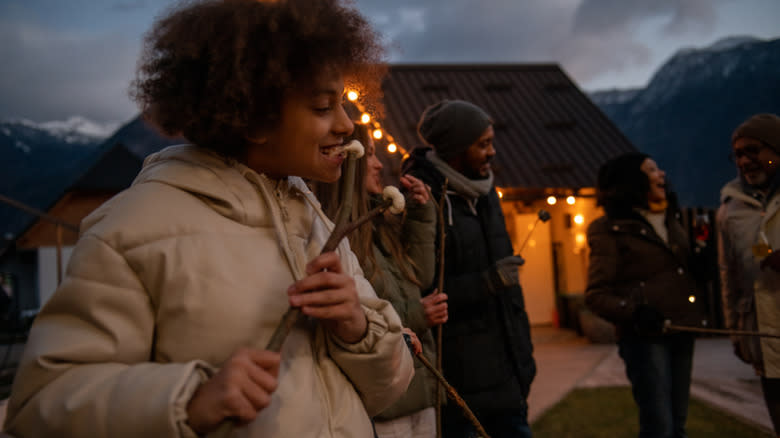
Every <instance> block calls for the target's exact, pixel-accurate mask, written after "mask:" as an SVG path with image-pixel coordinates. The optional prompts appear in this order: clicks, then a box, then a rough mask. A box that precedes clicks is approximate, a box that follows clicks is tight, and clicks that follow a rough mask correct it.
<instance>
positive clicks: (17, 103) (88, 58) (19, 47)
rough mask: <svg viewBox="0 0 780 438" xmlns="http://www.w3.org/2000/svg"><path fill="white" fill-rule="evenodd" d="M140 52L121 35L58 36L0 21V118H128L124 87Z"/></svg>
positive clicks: (131, 109)
mask: <svg viewBox="0 0 780 438" xmlns="http://www.w3.org/2000/svg"><path fill="white" fill-rule="evenodd" d="M138 49H139V48H138V47H136V44H131V43H130V42H129V41H128V40H126V39H125V38H123V37H122V36H119V35H94V36H89V35H79V34H72V33H70V34H69V33H60V32H55V31H51V30H49V29H45V28H42V27H38V26H33V25H26V24H22V23H18V22H1V21H0V59H3V60H5V62H4V66H3V74H2V75H0V96H2V99H1V100H0V118H11V117H24V118H29V119H32V120H36V121H46V120H62V119H66V118H68V117H69V116H72V115H82V116H85V117H88V118H91V119H93V120H97V121H122V120H124V119H127V118H129V117H130V116H131V115H132V114H133V113H134V111H135V110H134V105H133V104H132V103H131V102H130V100H129V98H128V97H127V87H128V85H129V81H130V80H131V79H132V76H133V74H134V69H135V62H136V57H137V53H138Z"/></svg>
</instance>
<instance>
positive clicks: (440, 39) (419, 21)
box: [358, 0, 726, 82]
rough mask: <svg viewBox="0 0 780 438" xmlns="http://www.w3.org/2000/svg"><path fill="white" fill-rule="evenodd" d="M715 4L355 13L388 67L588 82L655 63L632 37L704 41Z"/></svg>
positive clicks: (508, 0)
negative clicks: (538, 66) (533, 66)
mask: <svg viewBox="0 0 780 438" xmlns="http://www.w3.org/2000/svg"><path fill="white" fill-rule="evenodd" d="M723 1H726V0H652V1H647V0H583V1H581V2H576V1H572V0H528V1H516V0H492V1H484V0H427V1H425V2H418V1H406V0H400V1H397V2H386V1H380V0H361V1H359V2H358V5H359V7H360V8H361V10H363V11H364V12H365V13H366V14H367V15H368V16H369V17H370V18H371V19H372V20H373V21H374V23H375V24H376V26H377V27H378V28H379V29H380V30H381V32H382V33H383V34H384V35H385V36H387V37H388V39H390V40H391V41H392V43H393V48H394V50H393V60H394V61H400V62H507V63H511V62H550V61H553V62H559V63H560V64H562V65H563V67H564V68H565V69H566V70H567V71H568V72H569V73H570V74H571V75H572V76H573V77H575V79H577V80H578V81H579V82H588V81H591V80H593V79H595V78H597V77H599V76H600V75H603V74H605V73H610V72H620V71H628V70H631V69H644V68H647V67H648V66H653V64H654V63H657V62H659V60H657V59H655V58H654V52H653V48H654V47H652V46H651V45H650V43H648V42H647V40H648V35H647V34H645V35H643V36H642V35H639V30H640V29H641V30H643V31H645V32H649V33H650V34H651V37H652V39H654V40H655V41H659V40H662V39H669V38H672V37H676V36H681V35H685V34H690V33H697V34H708V33H712V31H713V30H714V26H715V22H716V18H717V14H716V9H717V7H718V5H719V4H720V3H722V2H723ZM648 28H649V29H651V30H649V31H648ZM652 29H654V30H652ZM664 44H666V43H664Z"/></svg>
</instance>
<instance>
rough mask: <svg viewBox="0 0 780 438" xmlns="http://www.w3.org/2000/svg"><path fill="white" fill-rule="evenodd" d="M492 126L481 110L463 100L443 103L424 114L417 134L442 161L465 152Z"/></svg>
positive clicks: (435, 105) (444, 101)
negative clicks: (431, 147)
mask: <svg viewBox="0 0 780 438" xmlns="http://www.w3.org/2000/svg"><path fill="white" fill-rule="evenodd" d="M492 123H493V120H492V119H491V118H490V116H489V115H488V114H487V113H486V112H485V111H484V110H483V109H482V108H480V107H478V106H476V105H474V104H473V103H469V102H466V101H463V100H443V101H441V102H439V103H435V104H433V105H431V106H429V107H428V108H426V109H425V111H423V113H422V116H421V117H420V123H419V125H418V126H417V131H418V132H419V134H420V137H421V138H422V139H423V140H424V141H425V142H426V143H428V144H430V145H431V146H433V148H434V150H436V155H438V156H439V157H440V158H441V159H442V160H444V161H449V160H450V159H453V158H455V157H457V156H458V155H460V154H461V153H463V152H465V151H466V149H468V148H469V146H471V145H472V144H474V142H475V141H477V140H478V139H479V137H480V136H481V135H482V133H483V132H485V129H487V128H488V126H490V125H491V124H492Z"/></svg>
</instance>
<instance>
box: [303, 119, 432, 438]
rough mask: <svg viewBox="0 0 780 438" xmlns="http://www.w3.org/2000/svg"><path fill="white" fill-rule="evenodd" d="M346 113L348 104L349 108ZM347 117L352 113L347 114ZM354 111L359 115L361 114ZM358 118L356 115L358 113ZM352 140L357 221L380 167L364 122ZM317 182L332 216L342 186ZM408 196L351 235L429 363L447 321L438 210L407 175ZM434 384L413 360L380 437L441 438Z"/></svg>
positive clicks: (381, 417)
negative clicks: (437, 331)
mask: <svg viewBox="0 0 780 438" xmlns="http://www.w3.org/2000/svg"><path fill="white" fill-rule="evenodd" d="M347 108H348V109H349V105H347ZM347 112H348V113H349V112H350V111H347ZM356 115H357V114H355V116H356ZM353 117H354V116H353ZM353 137H354V138H355V139H357V140H358V141H360V142H361V143H362V144H363V145H364V146H365V149H366V153H365V155H364V156H363V158H361V159H360V161H358V167H357V170H356V175H355V188H354V196H353V202H352V205H353V208H352V217H353V218H357V217H360V216H362V215H364V214H365V213H366V212H368V211H369V210H370V209H372V208H373V207H375V206H376V205H377V204H378V203H379V202H381V201H382V193H383V189H384V184H383V182H382V168H383V166H382V163H381V162H380V161H379V158H378V157H377V156H376V150H375V146H374V141H373V140H372V138H371V135H370V133H369V129H368V127H367V126H366V125H361V124H356V125H355V132H354V134H353ZM345 183H348V182H346V181H343V180H340V181H339V184H328V183H317V184H315V185H314V192H315V193H316V194H317V197H318V198H319V199H320V201H321V202H322V207H323V210H325V212H326V213H327V214H328V216H330V217H335V216H336V213H337V211H338V209H339V206H340V205H341V204H342V203H343V201H344V200H343V199H341V193H342V190H341V187H340V186H341V185H343V184H345ZM400 183H401V186H402V187H403V189H404V190H405V191H406V192H407V198H408V200H407V205H406V211H405V213H404V214H403V215H395V214H392V213H390V212H388V211H386V212H385V213H384V214H383V215H380V216H377V217H376V218H375V219H374V220H373V221H372V222H367V223H365V224H363V225H362V226H361V227H360V228H358V229H357V230H356V231H355V232H353V233H352V234H350V236H349V242H350V246H351V248H352V250H353V251H355V254H356V255H357V257H358V260H360V266H361V267H362V268H363V272H364V273H365V276H366V278H367V279H368V280H369V282H371V285H372V286H373V288H374V290H375V291H376V293H377V295H378V296H379V297H380V298H383V299H386V300H388V301H390V303H392V305H393V307H394V308H395V310H396V312H398V315H399V316H400V317H401V322H402V323H403V325H404V327H406V328H405V329H404V330H407V331H409V332H410V333H409V334H410V335H414V337H413V339H414V340H415V341H417V342H420V344H417V347H418V348H422V353H423V354H424V355H425V357H426V358H427V359H428V361H429V362H431V363H435V362H436V344H435V342H434V337H433V332H432V331H431V328H432V327H435V326H438V325H440V324H443V323H444V322H446V321H447V302H446V299H447V297H446V295H445V294H430V295H427V296H426V297H422V292H423V291H426V290H429V289H430V287H431V285H432V284H433V278H434V274H435V258H436V257H435V238H436V209H435V207H434V205H433V202H432V201H431V200H430V197H429V194H428V189H427V188H426V187H425V184H423V182H422V181H421V180H419V179H417V178H415V177H413V176H402V177H401V179H400ZM437 387H438V386H437V381H436V378H435V377H434V376H433V374H432V373H431V372H430V371H428V370H427V369H426V368H425V366H424V365H422V363H420V362H419V361H415V375H414V378H413V379H412V382H411V384H410V385H409V389H408V390H407V391H406V394H404V396H403V397H401V399H400V400H398V401H397V402H396V403H395V404H393V405H392V406H390V407H389V408H387V409H386V410H385V411H383V412H381V413H380V414H378V415H376V416H375V417H374V421H375V424H376V431H377V435H378V437H379V438H425V437H427V438H432V437H434V436H436V413H435V405H436V390H437Z"/></svg>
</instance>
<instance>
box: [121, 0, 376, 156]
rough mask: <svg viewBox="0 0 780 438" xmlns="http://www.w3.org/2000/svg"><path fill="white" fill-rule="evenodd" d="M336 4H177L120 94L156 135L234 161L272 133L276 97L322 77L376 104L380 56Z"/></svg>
mask: <svg viewBox="0 0 780 438" xmlns="http://www.w3.org/2000/svg"><path fill="white" fill-rule="evenodd" d="M346 2H349V0H343V1H342V0H276V1H274V0H200V1H184V2H180V3H178V4H177V5H176V6H174V7H173V8H172V9H171V10H170V11H169V12H168V13H167V14H166V15H165V16H163V17H162V18H160V19H158V20H157V21H156V22H155V24H154V26H153V27H152V29H151V30H150V31H149V32H148V34H147V35H146V37H145V43H144V50H143V53H142V54H141V58H140V60H139V64H138V69H137V74H136V78H135V80H134V81H133V82H132V84H131V87H130V95H131V97H132V98H133V100H135V101H136V102H137V103H138V105H139V106H140V108H141V111H142V114H143V115H144V117H146V119H147V120H149V121H150V122H152V123H153V124H155V125H156V126H158V127H159V128H160V129H161V130H162V131H163V132H164V133H166V134H168V135H183V136H184V137H186V138H187V139H188V140H189V141H191V142H193V143H195V144H197V145H199V146H202V147H207V148H210V149H213V150H216V151H218V152H220V153H222V154H225V155H228V156H233V157H236V158H239V159H242V158H243V157H244V154H245V152H246V147H247V144H248V141H247V138H252V137H255V136H256V135H257V134H258V131H259V130H265V129H272V128H273V127H275V126H276V123H278V121H279V114H280V111H281V104H282V100H283V98H284V96H285V93H287V92H289V91H292V90H301V91H302V90H306V88H307V87H311V86H312V85H313V83H314V81H315V80H316V79H318V78H319V76H320V75H322V74H325V73H326V72H328V71H331V69H336V71H340V72H342V73H343V74H344V78H345V85H346V86H347V87H349V88H357V89H359V91H360V92H361V96H364V98H366V99H367V100H366V104H367V105H372V104H374V105H376V104H375V103H372V102H375V101H378V99H379V98H380V97H381V91H380V90H381V88H380V87H381V78H382V75H383V74H384V72H385V71H386V67H385V65H384V62H383V59H384V53H385V52H384V49H383V47H382V45H381V43H380V39H379V36H378V35H377V34H376V33H375V32H374V30H373V29H372V28H371V27H370V25H369V24H368V22H367V21H366V19H365V18H364V17H363V16H362V15H361V14H360V13H359V12H357V11H356V10H355V9H354V8H353V7H352V6H351V3H346ZM372 98H373V99H374V100H373V101H372V100H371V99H372Z"/></svg>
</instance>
